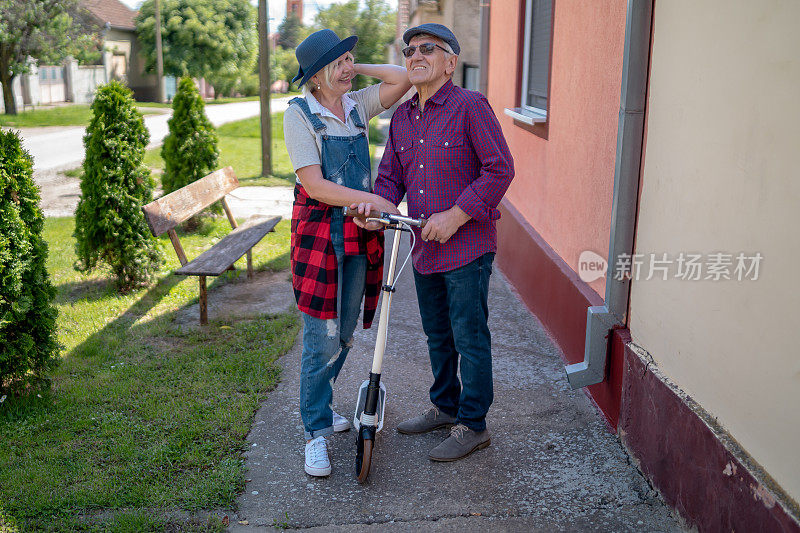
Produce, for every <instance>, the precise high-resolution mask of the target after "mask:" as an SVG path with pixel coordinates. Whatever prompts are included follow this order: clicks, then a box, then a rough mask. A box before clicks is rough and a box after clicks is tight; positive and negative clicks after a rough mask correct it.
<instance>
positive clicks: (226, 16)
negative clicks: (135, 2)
mask: <svg viewBox="0 0 800 533" xmlns="http://www.w3.org/2000/svg"><path fill="white" fill-rule="evenodd" d="M161 17H162V27H161V42H162V48H163V56H164V74H166V75H171V76H176V77H180V76H186V75H188V76H192V77H194V78H206V79H208V80H209V81H210V82H211V83H212V84H213V83H214V80H220V81H222V83H223V84H224V83H225V82H226V80H227V81H228V82H229V81H230V80H231V79H236V78H238V77H243V75H246V74H248V73H250V72H251V71H252V69H253V65H254V63H255V60H256V56H257V54H258V34H257V31H256V11H255V8H254V7H253V6H251V5H250V3H249V2H248V1H247V0H216V1H214V2H208V1H206V0H162V1H161ZM136 33H137V35H138V38H139V43H140V45H141V50H142V54H143V56H144V59H145V69H146V70H147V71H149V72H154V70H155V64H156V57H155V17H154V1H153V0H146V1H145V3H144V4H142V6H141V7H140V8H139V15H138V16H137V18H136Z"/></svg>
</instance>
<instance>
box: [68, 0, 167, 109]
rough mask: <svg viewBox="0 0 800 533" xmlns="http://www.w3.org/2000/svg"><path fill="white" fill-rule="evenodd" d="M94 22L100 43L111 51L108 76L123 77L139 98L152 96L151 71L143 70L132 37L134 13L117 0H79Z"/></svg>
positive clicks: (153, 83)
mask: <svg viewBox="0 0 800 533" xmlns="http://www.w3.org/2000/svg"><path fill="white" fill-rule="evenodd" d="M80 5H81V6H82V7H83V8H85V9H86V10H87V11H88V12H89V13H90V14H91V15H92V17H93V18H94V19H95V20H96V22H97V23H98V24H99V25H100V26H101V27H102V28H103V46H104V49H105V50H106V51H108V52H110V54H111V60H110V69H109V74H110V76H111V78H110V79H118V80H123V81H125V83H126V84H127V85H128V87H130V88H131V90H132V91H133V95H134V98H136V99H137V100H139V101H153V100H155V99H156V91H157V90H158V87H157V85H158V84H157V80H156V76H155V74H148V73H145V71H144V58H143V57H142V56H141V52H140V48H139V42H138V39H137V38H136V21H135V18H136V14H137V12H136V11H134V10H132V9H130V8H128V7H127V6H126V5H125V4H123V3H122V2H120V1H119V0H80Z"/></svg>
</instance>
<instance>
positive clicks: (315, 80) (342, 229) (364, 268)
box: [283, 30, 411, 476]
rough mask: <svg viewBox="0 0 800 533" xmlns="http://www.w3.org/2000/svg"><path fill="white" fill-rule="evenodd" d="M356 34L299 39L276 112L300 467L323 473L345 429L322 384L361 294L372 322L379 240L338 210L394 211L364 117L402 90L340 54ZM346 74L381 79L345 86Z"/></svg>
mask: <svg viewBox="0 0 800 533" xmlns="http://www.w3.org/2000/svg"><path fill="white" fill-rule="evenodd" d="M356 41H358V37H355V36H353V37H348V38H347V39H344V40H340V39H339V37H338V36H337V35H336V34H335V33H334V32H333V31H331V30H320V31H318V32H315V33H313V34H311V35H309V36H308V37H307V38H306V39H305V40H304V41H303V42H302V43H300V45H299V46H298V47H297V51H296V55H297V61H298V62H299V64H300V71H299V72H298V73H297V76H296V77H295V79H294V80H293V81H297V80H300V83H299V85H300V86H301V87H302V88H303V98H295V99H293V100H292V101H291V102H290V106H289V108H288V109H287V110H286V112H285V114H284V117H283V129H284V138H285V139H286V149H287V151H288V152H289V159H291V161H292V166H293V168H294V170H295V173H296V174H297V182H296V184H295V201H294V207H293V210H292V241H291V263H292V286H293V288H294V293H295V298H296V300H297V306H298V308H299V309H300V311H301V314H302V318H303V354H302V358H301V362H300V416H301V418H302V421H303V427H304V429H305V438H306V450H305V456H306V460H305V471H306V473H308V474H310V475H312V476H327V475H329V474H330V473H331V464H330V459H329V457H328V448H327V440H326V437H328V436H329V435H330V434H331V433H333V432H334V431H345V430H347V429H349V428H350V423H349V422H348V420H347V419H346V418H344V417H342V416H340V415H339V414H338V413H336V412H335V411H333V409H332V405H333V389H332V383H333V382H334V381H335V380H336V377H337V376H338V375H339V371H340V370H341V369H342V364H343V363H344V360H345V357H347V353H348V351H349V350H350V347H351V345H352V340H353V331H354V330H355V326H356V322H357V321H358V315H359V311H360V307H361V301H362V298H363V300H364V319H363V320H364V327H365V328H368V327H369V326H370V324H371V323H372V319H373V317H374V315H375V309H376V307H377V301H378V294H379V289H380V284H381V278H382V273H383V241H382V236H381V235H380V234H378V233H373V232H368V231H365V230H363V229H361V228H359V227H357V226H356V225H355V224H354V223H353V222H352V220H351V219H345V218H344V217H343V215H342V206H348V205H351V204H354V203H369V204H371V205H372V206H373V207H374V208H375V209H378V210H382V211H387V212H392V213H396V212H397V209H396V208H395V206H394V205H392V204H391V203H389V202H388V201H386V200H384V199H383V198H381V197H380V196H376V195H374V194H372V193H371V192H370V190H371V180H370V177H371V172H370V160H369V141H368V139H367V136H368V130H367V125H368V123H369V119H371V118H372V117H374V116H375V115H377V114H378V113H380V112H382V111H384V110H385V109H387V108H389V107H391V106H392V105H393V104H394V103H395V102H397V100H398V99H400V97H401V96H403V94H405V93H406V91H408V90H409V89H410V87H411V84H410V83H409V81H408V76H407V74H406V70H405V69H404V68H402V67H398V66H395V65H360V64H355V63H354V61H353V54H351V53H350V51H351V50H352V49H353V47H354V46H355V44H356ZM356 74H363V75H367V76H372V77H374V78H378V79H380V80H381V83H379V84H377V85H372V86H370V87H367V88H365V89H362V90H360V91H355V92H350V90H351V89H352V82H353V77H354V76H355V75H356Z"/></svg>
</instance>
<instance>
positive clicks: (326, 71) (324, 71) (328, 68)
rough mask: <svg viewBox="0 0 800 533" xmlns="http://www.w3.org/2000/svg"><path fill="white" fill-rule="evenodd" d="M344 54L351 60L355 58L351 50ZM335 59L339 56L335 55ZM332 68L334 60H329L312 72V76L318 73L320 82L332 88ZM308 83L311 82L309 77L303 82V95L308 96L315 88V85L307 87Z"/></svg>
mask: <svg viewBox="0 0 800 533" xmlns="http://www.w3.org/2000/svg"><path fill="white" fill-rule="evenodd" d="M344 55H345V57H350V59H353V60H354V59H355V58H354V57H353V54H352V53H351V52H346V53H345V54H344ZM340 57H341V56H340ZM336 59H339V58H338V57H337V58H336ZM334 68H336V61H331V62H330V63H328V64H327V65H325V66H324V67H322V68H321V69H320V70H319V72H317V73H316V74H314V76H317V75H319V76H320V77H322V83H324V84H325V86H326V87H327V88H328V89H333V83H331V78H333V69H334ZM309 83H313V82H312V81H311V80H310V79H309V80H308V81H307V82H306V83H304V84H303V96H308V95H309V94H311V93H313V92H314V91H315V90H316V86H315V87H314V88H313V89H312V88H310V87H309V85H308V84H309Z"/></svg>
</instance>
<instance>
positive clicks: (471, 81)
mask: <svg viewBox="0 0 800 533" xmlns="http://www.w3.org/2000/svg"><path fill="white" fill-rule="evenodd" d="M479 84H480V69H479V68H478V67H476V66H475V65H468V64H466V63H465V64H464V77H463V82H462V83H461V85H462V86H463V87H464V88H465V89H469V90H470V91H477V90H478V89H479V87H478V85H479Z"/></svg>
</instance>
